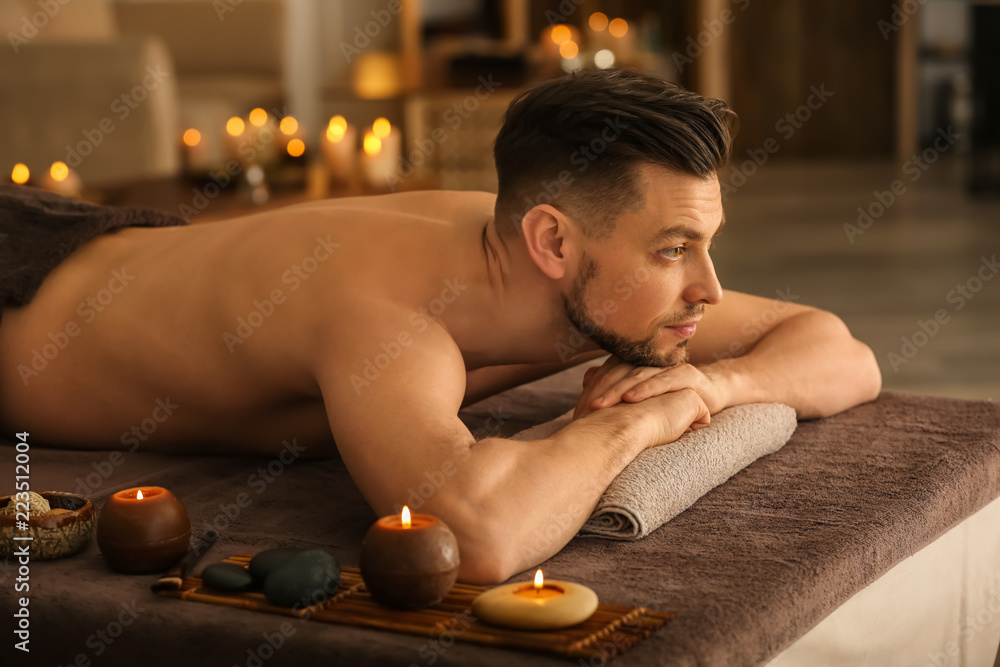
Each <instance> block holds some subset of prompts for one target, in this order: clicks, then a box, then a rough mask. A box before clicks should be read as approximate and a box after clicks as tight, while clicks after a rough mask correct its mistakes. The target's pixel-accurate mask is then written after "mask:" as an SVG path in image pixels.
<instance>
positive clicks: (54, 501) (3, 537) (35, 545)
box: [0, 491, 97, 560]
mask: <svg viewBox="0 0 1000 667" xmlns="http://www.w3.org/2000/svg"><path fill="white" fill-rule="evenodd" d="M39 495H40V496H42V497H43V498H45V499H46V500H47V501H49V506H50V507H51V508H52V509H65V510H70V511H69V513H68V514H53V515H51V516H32V517H28V530H27V531H24V530H18V529H17V528H16V525H17V517H16V516H15V515H13V514H9V515H0V556H10V555H13V554H14V553H15V552H16V551H17V550H18V549H20V548H21V547H22V546H23V545H28V549H29V552H28V553H29V554H30V555H31V558H33V559H36V560H49V559H52V558H62V557H63V556H72V555H73V554H75V553H78V552H80V551H83V549H84V548H86V546H87V545H88V544H90V540H91V539H93V537H94V530H95V528H96V527H97V510H96V509H94V503H92V502H91V501H90V498H86V497H84V496H79V495H77V494H75V493H63V492H61V491H42V492H41V493H39ZM10 498H11V497H10V496H0V507H6V506H7V503H8V502H10ZM27 535H31V537H32V538H33V539H32V540H30V541H29V540H15V539H13V538H14V537H15V536H27Z"/></svg>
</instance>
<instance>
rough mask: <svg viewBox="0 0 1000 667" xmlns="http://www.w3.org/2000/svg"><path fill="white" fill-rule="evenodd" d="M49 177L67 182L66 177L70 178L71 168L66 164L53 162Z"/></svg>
mask: <svg viewBox="0 0 1000 667" xmlns="http://www.w3.org/2000/svg"><path fill="white" fill-rule="evenodd" d="M49 175H50V176H52V179H53V180H56V181H65V180H66V177H67V176H69V167H67V166H66V163H65V162H53V163H52V166H51V167H50V168H49Z"/></svg>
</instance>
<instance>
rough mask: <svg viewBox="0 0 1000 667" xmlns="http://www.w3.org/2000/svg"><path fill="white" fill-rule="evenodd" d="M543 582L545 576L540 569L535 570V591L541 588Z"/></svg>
mask: <svg viewBox="0 0 1000 667" xmlns="http://www.w3.org/2000/svg"><path fill="white" fill-rule="evenodd" d="M544 583H545V578H544V577H543V576H542V571H541V570H538V571H537V572H535V592H536V593H537V592H538V591H540V590H542V586H543V585H544Z"/></svg>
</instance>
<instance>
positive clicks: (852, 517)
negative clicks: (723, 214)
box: [0, 368, 1000, 667]
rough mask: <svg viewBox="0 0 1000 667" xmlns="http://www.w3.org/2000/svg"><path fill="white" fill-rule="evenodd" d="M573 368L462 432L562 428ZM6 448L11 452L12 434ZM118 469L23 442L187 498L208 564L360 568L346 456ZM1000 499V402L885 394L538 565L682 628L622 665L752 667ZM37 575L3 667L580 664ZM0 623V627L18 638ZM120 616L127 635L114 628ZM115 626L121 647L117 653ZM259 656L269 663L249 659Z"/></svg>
mask: <svg viewBox="0 0 1000 667" xmlns="http://www.w3.org/2000/svg"><path fill="white" fill-rule="evenodd" d="M582 372H583V368H576V369H572V370H570V371H567V372H565V373H562V374H560V375H558V376H554V377H552V378H548V379H546V380H542V381H539V382H536V383H533V384H532V385H528V386H525V387H521V388H517V389H513V390H510V391H508V392H505V393H504V394H500V395H498V396H495V397H493V398H492V399H489V400H487V401H484V402H482V403H480V404H477V405H475V406H472V407H470V408H469V409H466V410H464V411H463V412H462V416H463V419H464V420H465V421H466V424H467V425H468V426H469V427H470V429H472V430H474V431H475V430H477V429H487V430H489V429H491V428H495V425H496V424H497V423H498V422H502V426H501V427H500V433H501V434H503V435H509V434H512V433H514V432H516V431H519V430H521V429H523V428H526V427H527V426H529V425H532V424H536V423H540V422H542V421H547V420H549V419H553V418H555V417H557V416H558V415H560V414H562V413H563V412H565V411H566V410H567V409H568V408H569V407H571V406H572V405H573V404H575V402H576V396H577V392H578V389H579V387H580V384H581V375H582ZM293 436H294V434H291V433H290V434H289V437H290V438H291V437H293ZM4 441H5V443H8V444H9V442H10V439H9V436H8V435H7V434H5V435H4ZM300 444H301V443H300ZM123 456H124V462H121V465H111V464H110V463H108V461H109V455H108V452H90V451H68V450H55V449H43V448H40V447H35V448H32V450H31V480H32V488H33V489H35V490H38V491H42V490H74V489H76V488H78V484H79V481H78V480H82V481H83V482H84V483H87V478H88V475H91V478H90V481H93V482H96V481H98V480H99V481H100V486H99V487H98V488H96V489H91V490H89V491H88V493H89V494H90V495H91V497H93V498H94V499H95V501H97V503H98V505H99V506H100V505H101V504H103V502H104V500H105V499H106V498H107V497H108V495H109V494H110V493H112V492H113V491H116V490H118V489H122V488H127V487H131V486H136V485H139V484H157V485H162V486H165V487H168V488H170V489H171V490H172V491H173V492H174V493H175V494H177V496H178V497H180V498H181V499H183V501H184V502H185V503H186V505H187V508H188V511H189V513H190V515H191V518H192V522H193V524H194V530H195V533H196V534H200V533H201V532H202V531H203V530H204V529H205V528H206V526H207V524H209V523H214V525H215V527H216V528H218V529H219V531H220V533H221V538H220V541H219V543H218V544H217V545H216V546H215V548H214V550H213V551H212V552H210V554H209V556H207V557H206V559H205V560H204V561H203V563H202V565H204V564H206V563H208V562H214V561H217V560H221V559H222V558H223V557H224V556H227V555H230V554H235V553H239V552H256V551H259V550H262V549H266V548H269V547H274V546H295V547H321V548H324V549H328V550H329V551H330V552H332V553H334V554H335V555H336V556H337V557H338V558H339V559H340V560H341V562H342V563H343V564H344V565H349V566H357V564H358V562H357V558H358V547H359V544H360V541H361V539H362V537H363V536H364V533H365V531H366V530H367V528H368V526H369V525H370V524H371V523H372V521H374V519H375V518H376V517H375V515H374V514H373V513H372V511H371V510H370V509H369V507H368V506H367V504H366V503H365V501H364V499H363V498H362V496H361V494H360V493H359V491H358V490H357V488H356V487H355V486H354V484H353V483H352V482H351V480H350V477H349V476H348V474H347V471H346V470H345V468H344V465H343V463H342V462H341V461H339V460H328V461H323V462H306V461H301V460H296V461H295V462H293V463H291V464H290V465H280V466H279V465H275V464H274V462H273V461H272V460H269V459H265V458H258V457H233V456H225V457H223V456H211V457H207V456H201V457H200V456H167V455H157V454H151V453H148V452H143V451H142V450H141V449H140V450H139V451H136V452H134V453H126V454H124V455H123ZM285 458H286V460H287V459H288V458H289V457H288V456H287V455H286V457H285ZM115 460H116V461H119V459H117V458H116V459H115ZM12 461H13V450H12V449H10V448H6V447H0V480H2V481H0V488H5V487H6V486H8V485H9V484H10V483H12V479H13V463H12ZM119 462H120V461H119ZM269 463H270V464H271V472H268V471H267V468H268V464H269ZM109 467H110V468H111V470H110V471H109ZM279 469H280V472H279V473H278V474H277V475H274V472H275V471H276V470H279ZM102 471H103V473H108V475H107V479H103V473H102ZM95 474H96V476H95ZM553 474H558V472H557V471H554V472H553ZM269 480H270V481H269ZM241 494H242V495H241ZM997 495H1000V406H998V405H996V404H995V403H992V402H988V401H966V400H952V399H944V398H934V397H929V396H920V395H915V394H904V393H893V392H886V393H883V394H882V396H881V397H879V399H878V400H877V401H874V402H872V403H868V404H865V405H861V406H858V407H856V408H854V409H851V410H849V411H847V412H845V413H842V414H839V415H836V416H834V417H830V418H827V419H820V420H814V421H807V422H802V423H800V425H799V428H798V430H797V431H796V432H795V434H794V436H793V437H792V439H791V440H790V441H789V442H788V444H787V445H785V447H784V448H782V449H781V450H780V451H778V452H776V453H774V454H772V455H770V456H766V457H764V458H762V459H760V460H758V461H756V462H755V463H753V464H752V465H750V466H749V467H748V468H747V469H746V470H744V471H743V472H741V473H738V474H737V475H736V476H735V477H733V478H732V479H731V480H729V481H728V482H727V483H725V484H723V485H722V486H719V487H718V488H716V489H713V490H712V491H710V492H709V493H708V494H707V495H705V496H704V497H703V498H701V500H699V501H698V502H697V503H695V505H694V506H692V507H691V508H690V509H688V510H687V511H685V512H683V513H682V514H680V515H679V516H677V517H676V518H675V519H673V520H672V521H670V522H669V523H667V524H666V525H665V526H663V527H662V528H660V529H659V530H656V531H654V532H653V533H652V534H651V535H650V536H649V537H647V538H645V539H642V540H638V541H636V542H613V541H608V540H602V539H593V538H589V539H586V538H576V539H574V540H573V541H572V542H570V543H569V545H567V546H566V548H565V549H563V550H562V551H561V552H560V553H559V554H557V555H556V556H555V557H553V558H552V559H550V560H549V561H547V562H546V563H545V564H544V566H543V567H544V568H545V571H546V574H547V575H548V576H550V577H553V578H560V579H568V580H571V581H579V582H583V583H585V584H587V585H588V586H590V587H592V588H593V589H594V590H595V591H597V593H598V595H599V596H600V598H601V600H602V601H605V602H608V603H613V604H623V605H645V606H648V607H652V608H657V609H665V610H670V611H673V612H675V613H676V614H677V620H676V621H675V622H674V623H672V624H671V625H669V626H668V627H666V628H664V629H661V630H660V631H658V632H656V633H655V634H654V635H653V636H652V637H651V638H649V639H647V640H645V641H643V642H641V643H640V644H639V645H637V646H636V647H634V648H633V649H631V650H629V651H628V652H627V653H625V654H624V655H623V656H621V657H619V658H617V659H616V660H615V663H614V664H619V665H643V666H647V665H754V664H761V663H764V662H766V661H767V660H768V659H770V658H772V657H774V656H775V655H777V654H778V653H779V652H780V651H781V650H782V649H783V648H785V647H787V646H788V645H789V644H791V643H792V642H793V641H795V639H796V638H798V637H799V636H801V635H802V634H803V633H805V632H806V631H807V630H809V629H810V628H811V627H812V626H814V625H815V624H816V623H818V622H819V621H820V620H822V619H823V618H824V617H825V616H826V615H827V614H829V613H830V612H831V611H833V610H834V609H835V608H837V607H838V606H839V605H840V604H842V603H843V602H845V601H846V600H847V599H848V598H850V597H851V596H852V595H853V594H854V593H855V592H857V591H858V590H860V589H861V588H863V587H865V586H867V585H868V584H870V583H871V582H873V581H874V580H875V579H877V578H878V577H879V576H880V575H881V574H882V573H884V572H885V571H886V570H888V569H889V568H890V567H892V566H893V565H894V564H895V563H897V562H898V561H900V560H901V559H903V558H906V557H907V556H909V555H910V554H913V553H914V552H915V551H917V550H919V549H920V548H921V547H923V546H924V545H926V544H928V543H929V542H931V541H932V540H934V539H935V538H936V537H937V536H939V535H941V534H942V533H944V532H945V531H946V530H947V529H948V528H949V527H951V526H953V525H955V524H956V523H958V522H959V521H961V520H962V519H963V518H965V517H967V516H969V515H970V514H972V513H973V512H975V511H976V510H977V509H979V508H981V507H983V506H984V505H985V504H986V503H987V502H989V501H990V500H991V499H993V498H994V497H996V496H997ZM241 502H242V504H244V505H245V507H242V508H241V507H239V505H240V503H241ZM529 574H530V573H523V574H522V575H520V577H519V578H527V577H528V576H529ZM15 576H16V575H15V566H14V564H13V563H10V562H7V563H2V562H0V609H4V610H9V609H12V608H13V606H14V600H13V598H14V596H15V592H14V585H13V580H14V577H15ZM30 577H31V578H30V582H31V591H30V598H31V602H30V609H31V623H32V625H31V632H32V635H31V637H32V640H31V648H32V653H31V656H30V663H29V662H14V663H9V662H7V661H6V660H5V661H4V662H3V664H51V665H56V664H59V665H62V664H69V663H71V662H72V661H73V660H75V659H76V656H77V655H78V654H83V655H84V656H86V657H87V658H88V659H90V660H91V661H93V664H100V665H129V666H131V667H134V666H135V665H137V664H142V665H150V664H179V663H180V662H181V661H183V660H185V659H186V660H187V661H188V662H189V664H198V665H225V666H229V665H248V664H250V665H254V664H259V665H266V666H267V667H271V666H274V665H299V664H344V665H378V666H380V667H382V666H384V665H397V664H398V665H430V664H435V665H508V664H512V660H513V659H515V658H516V659H517V664H519V665H526V666H530V665H566V664H576V661H569V660H563V659H559V658H556V657H551V656H546V655H535V654H528V653H525V654H518V655H514V654H511V653H510V652H509V651H507V650H502V649H496V648H489V647H485V646H481V645H476V644H464V643H461V642H458V643H455V644H454V645H452V646H450V647H449V648H443V647H441V646H440V645H438V644H435V643H431V641H430V640H428V639H426V638H423V637H418V636H411V635H405V634H395V633H391V632H381V631H376V630H369V629H361V628H354V627H347V626H335V625H328V624H324V623H316V622H309V623H302V622H298V621H289V620H288V619H287V618H284V617H279V616H273V615H269V614H258V613H252V612H247V611H241V610H236V609H229V608H225V607H218V606H211V605H203V604H196V603H190V602H182V601H179V600H173V599H166V598H159V597H156V596H154V595H152V594H151V593H150V592H149V584H150V581H151V578H150V577H129V576H122V575H117V574H112V573H111V572H109V570H108V569H107V567H106V565H105V564H104V562H103V560H102V559H101V556H100V553H99V551H98V549H97V545H96V544H91V545H90V546H89V547H88V548H87V550H86V551H84V552H83V553H81V554H79V555H77V556H75V557H72V558H69V559H64V560H55V561H36V562H32V563H31V575H30ZM16 595H23V593H16ZM130 609H131V610H132V611H131V612H130V611H128V610H130ZM133 612H134V615H135V618H134V620H133V618H132V615H131V614H132V613H133ZM4 616H6V617H7V618H6V620H4V621H0V627H6V628H8V630H9V629H10V628H11V625H10V623H11V619H10V617H9V615H8V614H6V613H5V614H4ZM122 617H124V618H125V619H126V620H129V622H130V623H129V624H128V625H127V626H123V627H117V628H116V627H115V623H117V622H118V621H119V619H120V618H122ZM283 623H284V624H285V625H284V626H282V624H283ZM283 627H284V629H285V634H284V636H282V634H281V633H282V628H283ZM109 629H110V630H121V633H120V635H119V636H117V637H115V638H113V639H111V638H110V637H109V635H108V634H107V633H108V630H109ZM289 630H290V631H289ZM100 632H103V633H105V634H104V637H107V638H109V639H111V641H110V643H108V642H106V641H105V640H104V639H102V638H101V635H100V634H99V633H100ZM275 633H279V634H275ZM4 634H6V636H7V638H6V639H5V640H4V641H3V642H2V644H3V647H2V649H0V655H4V656H7V655H9V654H10V653H12V650H11V645H12V643H13V642H12V640H11V638H10V637H11V635H10V632H9V631H5V633H4ZM268 637H270V642H271V644H270V645H271V646H273V645H274V644H276V643H278V639H279V638H280V639H281V647H280V648H279V649H277V650H276V651H275V650H273V649H271V648H270V647H269V645H268ZM262 646H263V647H264V648H261V647H262ZM272 653H273V655H271V654H272ZM262 655H266V656H270V657H268V659H266V660H263V661H262V662H255V661H254V660H255V657H254V656H257V658H259V657H260V656H262ZM168 656H170V657H168ZM17 657H20V658H23V657H24V656H17Z"/></svg>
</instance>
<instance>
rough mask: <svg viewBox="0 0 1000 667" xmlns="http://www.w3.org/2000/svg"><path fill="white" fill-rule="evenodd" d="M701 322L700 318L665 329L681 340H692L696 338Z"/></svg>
mask: <svg viewBox="0 0 1000 667" xmlns="http://www.w3.org/2000/svg"><path fill="white" fill-rule="evenodd" d="M699 321H700V318H699V319H697V320H692V321H690V322H685V323H684V324H675V325H673V326H668V327H664V328H665V329H670V330H671V331H673V332H674V333H675V334H677V335H678V336H679V337H680V338H691V337H692V336H694V332H695V331H697V330H698V322H699Z"/></svg>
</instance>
